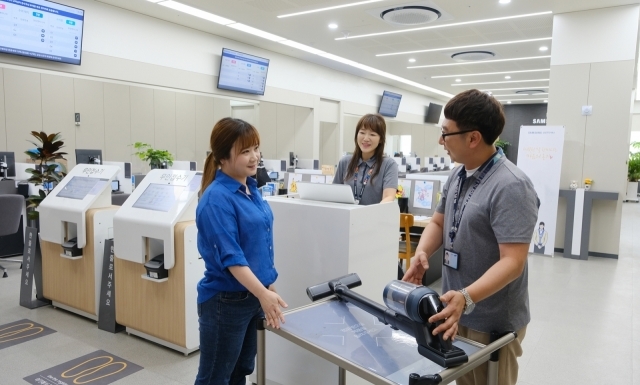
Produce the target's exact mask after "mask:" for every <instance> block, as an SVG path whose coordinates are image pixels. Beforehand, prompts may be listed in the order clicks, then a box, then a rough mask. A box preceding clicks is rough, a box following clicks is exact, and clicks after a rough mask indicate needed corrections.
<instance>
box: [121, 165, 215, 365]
mask: <svg viewBox="0 0 640 385" xmlns="http://www.w3.org/2000/svg"><path fill="white" fill-rule="evenodd" d="M201 180H202V173H200V172H195V171H178V170H161V169H155V170H151V172H149V174H147V176H146V177H145V178H144V180H143V181H142V183H141V184H140V185H139V186H138V187H137V188H136V189H135V190H134V192H133V193H132V194H131V196H130V197H129V198H128V199H127V200H126V202H125V203H124V204H123V205H122V207H121V208H120V210H119V211H118V212H117V213H116V216H115V218H114V242H115V248H114V249H115V276H116V277H117V278H116V280H117V283H118V290H117V291H116V321H117V322H118V323H119V324H121V325H124V326H126V331H127V333H130V334H135V335H137V336H140V337H142V338H145V339H148V340H150V341H153V342H156V343H158V344H161V345H164V346H167V347H169V348H171V349H174V350H177V351H179V352H182V353H184V354H185V355H187V354H189V353H191V352H193V351H195V350H198V348H199V346H200V335H199V332H198V311H197V289H196V288H197V284H198V281H199V280H200V279H201V278H202V277H203V276H204V271H205V267H204V261H203V260H202V259H201V258H200V255H199V254H198V247H197V235H198V230H197V228H196V224H195V217H196V206H197V204H198V191H199V190H200V182H201Z"/></svg>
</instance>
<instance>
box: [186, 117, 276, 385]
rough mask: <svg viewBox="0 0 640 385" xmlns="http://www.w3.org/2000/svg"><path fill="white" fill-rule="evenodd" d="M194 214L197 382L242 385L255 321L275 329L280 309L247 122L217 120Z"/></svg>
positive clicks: (252, 132) (250, 364) (253, 133)
mask: <svg viewBox="0 0 640 385" xmlns="http://www.w3.org/2000/svg"><path fill="white" fill-rule="evenodd" d="M210 142H211V152H210V153H209V155H207V160H206V162H205V166H204V175H203V178H202V186H201V188H200V194H201V197H200V201H199V202H198V208H197V209H196V224H197V227H198V251H199V252H200V255H201V256H202V258H203V259H204V262H205V267H206V271H205V274H204V278H203V279H202V280H201V281H200V282H199V283H198V316H199V323H200V367H199V368H198V376H197V378H196V382H195V384H196V385H223V384H224V385H227V384H229V385H238V384H240V385H244V384H245V377H246V376H247V375H249V374H251V373H252V372H253V369H254V361H255V356H256V351H257V327H256V325H257V322H258V320H259V319H260V318H262V317H263V316H264V317H265V318H266V320H267V324H269V325H271V326H273V327H275V328H279V327H280V322H284V316H283V315H282V311H281V307H287V304H286V303H285V302H284V301H283V300H282V298H280V296H279V295H278V294H277V293H276V290H275V287H274V286H273V284H274V282H275V281H276V278H277V277H278V273H277V272H276V269H275V264H274V258H273V257H274V254H273V234H272V233H273V230H272V229H273V213H272V212H271V209H270V208H269V205H268V204H267V202H265V201H263V199H262V195H261V194H260V193H259V191H258V188H257V185H256V181H255V179H253V178H251V176H252V175H255V174H256V170H257V167H258V162H259V161H260V150H259V146H260V136H259V135H258V131H257V130H256V129H255V127H253V126H252V125H250V124H249V123H247V122H245V121H243V120H240V119H232V118H224V119H222V120H220V121H219V122H218V123H216V125H215V126H214V127H213V131H212V132H211V140H210Z"/></svg>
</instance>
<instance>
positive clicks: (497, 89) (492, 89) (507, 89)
mask: <svg viewBox="0 0 640 385" xmlns="http://www.w3.org/2000/svg"><path fill="white" fill-rule="evenodd" d="M535 88H549V86H535ZM521 89H522V87H515V88H483V89H482V91H512V90H521Z"/></svg>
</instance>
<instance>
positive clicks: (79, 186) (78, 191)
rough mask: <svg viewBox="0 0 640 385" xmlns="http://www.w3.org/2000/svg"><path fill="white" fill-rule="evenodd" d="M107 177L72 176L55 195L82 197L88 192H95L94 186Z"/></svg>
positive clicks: (101, 182) (102, 182)
mask: <svg viewBox="0 0 640 385" xmlns="http://www.w3.org/2000/svg"><path fill="white" fill-rule="evenodd" d="M107 181H108V180H107V179H99V178H89V177H86V176H74V177H73V178H71V180H70V181H69V182H68V183H67V184H66V185H65V186H64V187H63V188H62V190H60V191H59V192H58V194H57V195H56V196H57V197H59V198H70V199H79V200H82V199H84V198H85V197H86V196H87V195H88V194H89V193H91V194H97V193H98V192H99V191H98V192H96V191H95V190H96V188H97V187H99V186H100V185H101V184H104V183H106V182H107Z"/></svg>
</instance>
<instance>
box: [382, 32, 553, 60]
mask: <svg viewBox="0 0 640 385" xmlns="http://www.w3.org/2000/svg"><path fill="white" fill-rule="evenodd" d="M544 40H551V38H550V37H542V38H539V39H526V40H511V41H499V42H497V43H483V44H473V45H461V46H458V47H443V48H432V49H421V50H418V51H405V52H391V53H380V54H377V55H376V56H393V55H408V54H412V53H424V52H437V51H453V50H458V49H466V48H478V47H492V46H495V45H507V44H519V43H530V42H533V41H544Z"/></svg>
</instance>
